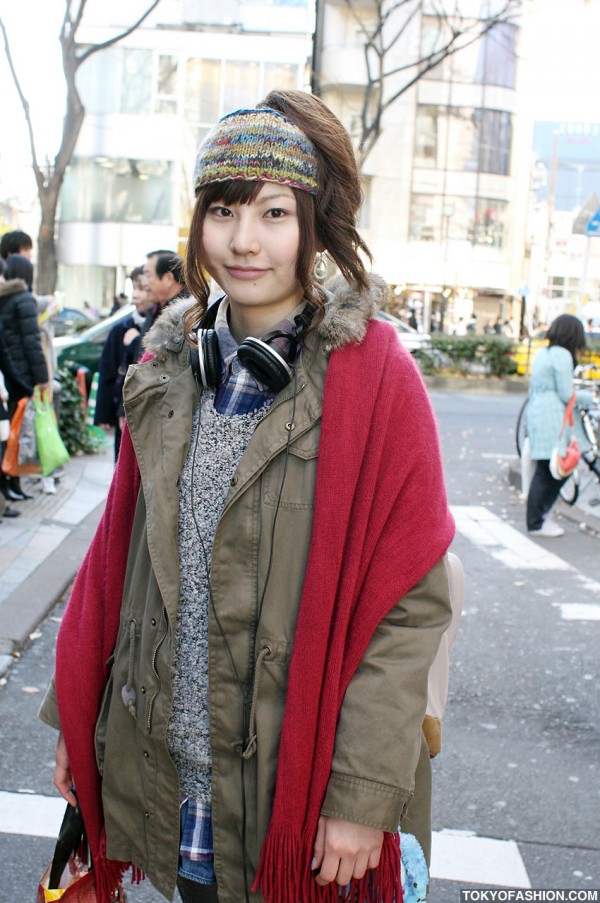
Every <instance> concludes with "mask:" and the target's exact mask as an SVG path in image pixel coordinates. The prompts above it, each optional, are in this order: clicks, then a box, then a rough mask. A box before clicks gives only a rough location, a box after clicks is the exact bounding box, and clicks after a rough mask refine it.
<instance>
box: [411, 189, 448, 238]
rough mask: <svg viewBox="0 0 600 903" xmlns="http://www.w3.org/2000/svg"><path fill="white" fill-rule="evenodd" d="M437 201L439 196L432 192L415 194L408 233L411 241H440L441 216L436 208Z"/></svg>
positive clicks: (412, 200)
mask: <svg viewBox="0 0 600 903" xmlns="http://www.w3.org/2000/svg"><path fill="white" fill-rule="evenodd" d="M437 201H439V198H438V197H436V196H435V195H432V194H431V195H430V194H413V196H412V198H411V201H410V225H409V235H408V237H409V239H410V240H411V241H437V242H439V241H440V239H441V233H440V216H439V212H438V211H437V210H436V202H437Z"/></svg>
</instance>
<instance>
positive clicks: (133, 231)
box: [58, 0, 312, 310]
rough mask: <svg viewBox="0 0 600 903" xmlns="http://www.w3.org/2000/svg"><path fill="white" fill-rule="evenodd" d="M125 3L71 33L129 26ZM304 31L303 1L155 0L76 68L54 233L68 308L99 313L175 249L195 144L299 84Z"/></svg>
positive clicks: (100, 36) (189, 203)
mask: <svg viewBox="0 0 600 903" xmlns="http://www.w3.org/2000/svg"><path fill="white" fill-rule="evenodd" d="M124 6H125V5H124V4H121V8H120V9H119V4H116V3H112V5H111V4H109V3H107V4H105V5H103V8H102V10H101V13H98V16H99V21H98V22H97V23H95V22H94V21H93V20H92V19H88V20H86V29H85V31H82V38H83V39H84V40H86V39H87V40H89V41H90V42H91V41H93V42H94V43H98V42H101V41H103V40H105V39H106V38H108V37H109V36H110V35H112V34H114V33H115V29H118V28H119V27H123V26H126V25H127V24H130V21H131V13H130V12H128V10H126V9H124V8H123V7H124ZM101 23H102V24H101ZM311 30H312V18H311V14H310V10H309V7H308V5H307V0H270V2H267V0H224V2H222V3H220V4H215V3H213V2H210V0H164V2H163V3H161V4H159V6H158V7H157V10H156V12H155V13H154V14H153V15H152V17H150V18H149V19H148V20H146V22H144V25H143V26H142V27H141V28H139V29H137V30H136V31H135V32H133V33H132V34H131V35H129V36H128V37H127V38H126V39H124V40H123V41H121V42H119V43H118V44H116V45H114V46H113V47H109V48H108V49H106V50H104V51H102V53H98V54H95V55H93V56H92V57H91V58H90V60H89V61H88V62H86V64H85V65H84V66H82V68H81V70H80V76H79V78H78V87H79V90H80V93H81V96H82V99H83V102H84V105H85V107H86V110H87V115H86V118H85V121H84V125H83V128H82V131H81V135H80V138H79V141H78V144H77V148H76V152H75V155H74V157H73V160H72V162H71V166H70V169H69V172H68V174H67V178H66V179H65V184H64V188H63V192H62V195H61V205H60V215H59V228H58V248H59V260H60V268H59V288H60V289H61V291H62V292H63V293H64V296H65V297H66V298H67V299H69V302H70V303H71V304H75V305H81V303H82V302H83V300H87V301H88V302H89V303H91V304H92V305H93V306H95V307H98V308H99V309H102V310H106V309H107V308H110V305H111V303H112V299H113V295H114V294H115V292H118V291H121V290H123V288H126V275H127V273H128V271H129V270H130V269H131V268H132V267H133V266H135V265H137V264H140V263H143V261H144V259H145V255H146V253H148V252H149V251H152V250H154V249H158V248H172V249H179V250H180V252H182V251H183V249H184V246H185V240H186V237H187V228H188V224H189V222H190V218H191V212H192V207H193V200H194V199H193V193H192V170H193V164H194V159H195V155H196V151H197V149H198V146H199V144H200V142H201V140H202V138H203V137H204V135H205V134H206V133H207V131H208V130H209V128H210V127H211V126H212V125H213V124H214V122H215V121H216V120H217V119H218V118H219V117H220V116H221V115H223V114H224V113H225V112H229V111H230V110H232V109H235V108H238V107H243V106H254V105H255V104H256V103H257V102H258V101H259V100H260V99H261V98H262V97H263V96H264V95H265V93H266V92H267V91H268V90H270V89H272V88H274V87H293V88H302V87H305V86H306V79H307V74H306V73H307V60H308V57H309V55H310V48H311V44H310V40H311Z"/></svg>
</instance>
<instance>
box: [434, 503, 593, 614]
mask: <svg viewBox="0 0 600 903" xmlns="http://www.w3.org/2000/svg"><path fill="white" fill-rule="evenodd" d="M452 514H453V515H454V519H455V521H456V529H457V531H458V532H459V533H460V534H461V535H462V536H464V537H465V538H466V539H468V540H469V541H470V542H471V543H473V545H474V546H476V547H477V548H479V549H481V550H482V552H485V553H486V554H489V555H491V557H492V558H494V559H496V561H500V562H501V563H502V564H503V565H505V566H506V567H509V568H512V569H513V570H521V571H522V570H525V571H527V570H534V571H565V572H569V573H570V579H571V580H572V584H573V585H574V586H578V587H580V589H581V590H583V591H584V592H587V593H592V594H594V595H595V596H596V597H598V596H599V595H600V583H599V582H598V581H597V580H594V579H593V578H591V577H588V576H586V575H585V574H581V573H578V572H577V571H575V569H574V568H573V566H572V565H571V564H570V563H569V562H568V561H565V560H564V559H563V558H560V556H559V555H556V554H555V553H554V552H549V551H548V550H547V549H545V548H544V547H543V546H540V545H538V543H537V542H534V541H533V540H532V539H530V538H529V537H528V536H525V535H524V534H523V533H522V532H521V531H520V530H517V529H516V528H515V527H512V526H511V525H510V524H508V523H506V521H504V520H502V519H501V518H500V517H498V516H497V515H496V514H493V513H492V512H491V511H490V510H489V508H484V507H482V506H478V505H474V506H467V505H454V506H453V507H452ZM536 592H537V593H538V594H539V595H542V596H547V597H548V598H550V599H551V598H552V597H553V595H554V592H553V590H552V589H549V588H543V587H539V588H538V589H537V590H536ZM552 604H553V605H556V607H557V608H559V609H560V614H561V618H562V619H563V620H565V621H600V605H599V604H595V603H593V602H589V603H588V602H583V601H582V602H553V603H552Z"/></svg>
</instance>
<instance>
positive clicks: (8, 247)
mask: <svg viewBox="0 0 600 903" xmlns="http://www.w3.org/2000/svg"><path fill="white" fill-rule="evenodd" d="M32 253H33V242H32V240H31V236H30V235H28V234H27V232H20V231H19V229H13V231H12V232H5V233H4V235H3V236H2V238H1V239H0V257H2V259H3V260H8V258H9V257H10V256H11V255H12V254H20V255H21V256H22V257H27V258H29V259H31V255H32Z"/></svg>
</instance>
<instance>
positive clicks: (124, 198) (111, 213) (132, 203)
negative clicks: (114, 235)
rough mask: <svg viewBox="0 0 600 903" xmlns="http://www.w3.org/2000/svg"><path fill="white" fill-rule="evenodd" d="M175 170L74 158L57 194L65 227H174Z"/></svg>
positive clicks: (157, 163)
mask: <svg viewBox="0 0 600 903" xmlns="http://www.w3.org/2000/svg"><path fill="white" fill-rule="evenodd" d="M172 200H173V165H172V163H170V162H167V161H165V160H129V159H126V158H124V157H117V158H109V157H95V158H89V157H78V158H74V159H73V160H72V161H71V165H70V167H69V169H68V171H67V174H66V176H65V181H64V185H63V189H62V192H61V208H60V220H61V222H63V223H68V222H82V223H144V224H150V225H152V224H156V225H159V224H160V225H167V224H169V223H170V222H171V221H172V205H173V204H172Z"/></svg>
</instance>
